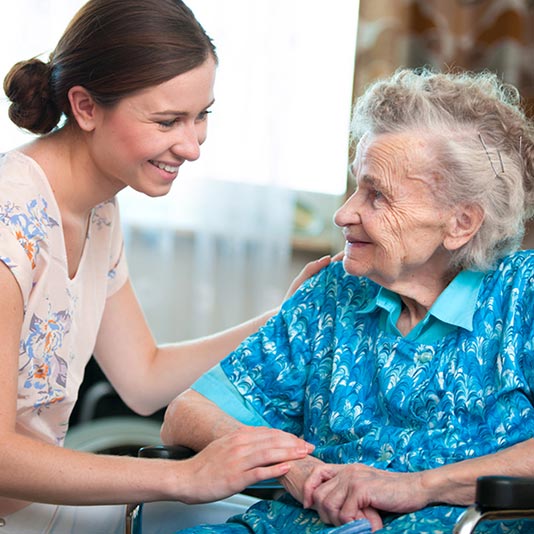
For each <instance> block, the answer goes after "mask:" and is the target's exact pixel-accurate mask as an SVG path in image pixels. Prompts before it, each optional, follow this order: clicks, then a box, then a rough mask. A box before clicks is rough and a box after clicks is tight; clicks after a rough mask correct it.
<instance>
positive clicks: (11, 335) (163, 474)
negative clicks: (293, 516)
mask: <svg viewBox="0 0 534 534" xmlns="http://www.w3.org/2000/svg"><path fill="white" fill-rule="evenodd" d="M0 294H1V295H2V306H1V307H0V338H1V339H2V343H1V344H0V368H1V369H2V372H1V373H0V473H1V474H2V475H1V477H0V495H2V497H3V498H4V499H0V511H1V512H5V511H6V510H7V509H9V508H10V509H11V510H13V509H14V508H16V507H17V504H18V506H19V507H20V506H21V505H22V504H23V503H16V502H15V501H7V500H6V499H5V498H9V499H17V500H23V501H38V502H47V503H57V504H114V503H126V502H137V501H153V500H160V499H161V500H181V501H185V502H202V501H206V500H213V499H218V498H221V497H224V496H228V495H230V494H232V493H235V492H238V491H240V490H242V489H243V488H245V487H246V486H248V485H249V484H251V483H254V482H256V481H258V480H261V479H264V478H270V477H272V476H280V474H283V473H285V472H287V470H288V469H289V465H288V464H287V463H286V462H287V460H291V459H294V458H301V457H302V456H304V455H305V454H306V451H307V447H306V444H305V443H304V442H303V441H302V440H300V439H298V438H295V437H293V436H291V435H289V434H285V433H283V432H279V431H276V430H272V429H261V430H258V429H253V430H255V431H254V432H252V431H250V429H248V428H243V429H238V430H237V431H236V432H232V433H230V434H228V435H226V436H225V437H224V438H223V439H221V440H217V441H216V442H214V443H212V444H211V445H210V446H209V447H207V448H206V449H205V450H204V451H202V452H201V453H200V454H199V455H197V456H196V457H195V458H192V459H189V460H184V461H181V462H175V461H170V460H153V459H150V460H148V459H138V458H129V457H119V456H104V455H102V456H101V455H94V454H90V453H84V452H79V451H73V450H68V449H62V448H60V447H57V446H54V445H50V444H45V443H43V442H40V441H37V440H35V439H32V438H29V437H27V436H24V435H21V434H20V433H18V432H17V428H16V409H17V396H18V394H19V392H18V391H17V384H18V380H17V379H18V361H19V344H20V332H21V326H22V320H23V301H22V295H21V292H20V289H19V286H18V284H17V282H16V281H15V278H14V277H13V275H12V273H11V272H10V271H9V269H8V268H7V267H6V266H5V265H4V264H3V263H1V262H0ZM36 417H37V414H36ZM2 508H3V509H2Z"/></svg>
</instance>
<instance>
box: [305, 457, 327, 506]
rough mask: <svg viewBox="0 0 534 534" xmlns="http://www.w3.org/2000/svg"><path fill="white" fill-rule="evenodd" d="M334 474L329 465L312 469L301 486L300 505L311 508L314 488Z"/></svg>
mask: <svg viewBox="0 0 534 534" xmlns="http://www.w3.org/2000/svg"><path fill="white" fill-rule="evenodd" d="M333 476H334V472H333V471H332V468H331V467H330V466H329V465H326V464H325V465H323V466H321V467H320V468H317V469H314V470H313V471H312V472H311V473H310V475H309V476H308V478H307V479H306V481H305V482H304V487H303V501H302V506H303V507H304V508H311V506H312V505H313V502H314V499H313V497H314V493H315V490H316V489H317V488H318V487H319V486H320V485H321V484H322V483H323V482H326V481H327V480H329V479H330V478H332V477H333Z"/></svg>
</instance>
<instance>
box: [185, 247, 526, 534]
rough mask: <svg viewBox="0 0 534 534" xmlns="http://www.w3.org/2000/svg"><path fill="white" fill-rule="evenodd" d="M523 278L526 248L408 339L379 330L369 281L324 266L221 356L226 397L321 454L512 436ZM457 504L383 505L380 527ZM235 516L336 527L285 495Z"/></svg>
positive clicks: (440, 448)
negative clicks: (453, 318)
mask: <svg viewBox="0 0 534 534" xmlns="http://www.w3.org/2000/svg"><path fill="white" fill-rule="evenodd" d="M533 282H534V253H533V252H530V251H524V252H518V253H516V254H513V255H511V256H509V257H507V258H505V259H504V260H503V261H502V262H501V263H500V264H499V265H498V267H497V269H496V270H495V271H492V272H489V273H487V274H485V275H483V276H481V280H480V284H479V285H477V286H476V287H479V290H478V292H475V293H473V292H471V293H469V291H466V292H465V295H464V300H465V299H467V301H469V300H470V301H471V302H472V304H471V306H472V327H471V325H470V324H469V321H468V323H467V324H466V323H465V321H464V323H463V324H464V326H454V327H453V328H445V329H444V330H442V331H441V334H440V335H435V334H436V330H435V328H434V335H432V334H430V335H428V334H425V332H420V333H419V335H418V336H415V338H414V339H412V337H414V336H410V335H409V336H406V337H403V336H402V335H400V334H399V333H398V332H397V331H396V329H395V328H392V327H391V326H390V327H386V328H384V324H385V323H384V320H385V319H384V318H385V317H386V318H387V317H388V315H387V313H386V314H385V310H384V307H383V306H380V305H376V303H377V296H378V293H379V290H380V287H379V286H377V285H376V284H375V283H373V282H371V281H369V280H368V279H366V278H360V277H354V276H350V275H348V274H347V273H345V271H344V270H343V267H342V265H341V264H340V263H334V264H332V265H330V266H329V267H328V268H326V269H324V270H323V271H321V273H319V274H318V275H317V276H315V277H314V278H313V279H311V280H309V281H308V282H307V283H306V284H304V285H303V286H302V288H301V289H300V290H299V291H298V292H297V293H296V294H295V295H294V296H293V298H292V299H290V300H289V301H288V302H287V303H286V304H285V305H284V306H283V308H282V310H281V312H280V313H279V314H278V315H277V316H276V317H274V318H272V319H271V320H270V321H269V322H268V323H267V324H266V325H265V327H263V328H262V329H261V330H260V331H259V332H258V333H257V334H255V335H253V336H251V337H250V338H248V339H247V340H245V341H244V342H243V343H242V344H241V346H240V347H239V348H238V349H237V350H236V351H235V352H233V353H232V354H230V355H229V356H228V357H227V358H226V359H225V360H224V361H223V362H222V363H221V366H220V368H221V369H222V371H223V372H224V373H225V375H226V377H227V379H228V384H230V385H231V386H230V387H232V388H235V390H234V392H233V393H232V392H229V394H228V399H229V405H230V406H231V405H233V404H235V399H232V396H235V393H236V392H237V393H238V394H239V395H240V396H241V397H242V406H244V407H246V409H247V411H248V412H250V413H251V414H252V417H253V418H254V417H256V418H257V420H258V421H260V422H261V421H262V420H263V421H266V422H267V423H268V424H269V425H271V426H273V427H276V428H281V429H283V430H286V431H288V432H292V433H294V434H297V435H301V436H303V437H304V438H305V439H306V440H307V441H309V442H311V443H313V444H315V445H316V450H315V452H314V455H315V456H317V457H318V458H320V459H321V460H323V461H325V462H329V463H350V462H363V463H366V464H368V465H371V466H374V467H377V468H380V469H388V470H393V471H399V472H406V471H419V470H423V469H432V468H435V467H439V466H441V465H444V464H448V463H452V462H458V461H461V460H464V459H468V458H473V457H477V456H481V455H485V454H490V453H494V452H496V451H498V450H501V449H503V448H506V447H510V446H512V445H514V444H516V443H519V442H521V441H524V440H527V439H529V438H531V437H532V436H533V435H534V406H533V404H534V403H533V386H534V350H533V343H532V332H533V324H532V323H533V319H534V306H533V302H534V300H533V292H534V283H533ZM457 297H458V299H459V300H460V302H462V295H461V294H458V295H457ZM460 322H462V321H460ZM427 323H429V324H430V328H431V324H432V321H428V320H427ZM437 332H438V333H439V328H438V330H437ZM215 373H216V371H215ZM212 382H213V380H211V381H210V378H209V375H207V377H205V378H203V379H201V380H200V381H199V382H198V383H197V384H196V385H195V386H194V389H196V390H197V391H199V392H200V393H202V394H203V395H205V396H206V397H208V398H211V397H212V396H213V398H214V399H216V400H218V402H220V390H219V392H214V389H213V385H212ZM228 384H224V383H223V384H222V386H221V388H222V390H224V388H228ZM212 392H213V393H212ZM217 397H218V399H217ZM221 407H222V408H223V409H225V404H224V403H223V404H222V405H221ZM228 411H229V412H230V413H231V412H232V410H231V409H230V410H228ZM461 511H462V509H460V508H454V507H449V506H433V507H428V508H426V509H424V510H421V511H419V512H416V513H413V514H407V515H403V516H396V515H385V527H384V529H383V530H382V531H383V532H398V533H401V532H417V533H418V534H422V533H424V532H429V533H430V532H432V533H438V532H451V528H452V524H453V523H454V521H455V519H456V518H457V516H458V515H459V513H460V512H461ZM236 521H237V523H235V522H234V523H235V525H234V526H235V527H237V526H238V524H241V525H244V524H246V525H247V526H248V528H249V529H250V530H252V531H253V532H289V531H291V532H293V533H304V532H305V533H312V532H333V531H335V529H332V528H331V527H328V526H327V525H324V524H323V523H321V522H320V520H319V518H318V516H317V514H315V512H313V511H310V510H303V509H302V508H301V507H300V505H299V504H298V503H297V502H296V501H294V500H293V499H292V498H290V497H289V496H284V497H283V498H282V499H281V500H280V501H276V502H271V501H267V502H262V503H261V504H259V505H257V506H254V507H253V508H252V509H251V510H249V512H247V513H246V514H245V515H244V516H242V517H240V518H236ZM523 525H527V523H523ZM234 526H232V524H228V525H226V526H225V527H220V528H218V529H217V531H227V532H233V531H234V530H233V528H234ZM507 528H508V530H505V531H506V532H534V529H533V527H532V525H530V527H528V526H526V527H520V526H517V525H516V526H514V527H513V528H515V529H516V530H514V529H512V530H510V528H511V527H507ZM521 528H526V529H527V530H521ZM529 528H530V529H532V530H529ZM221 529H222V530H221ZM250 530H249V531H250ZM195 531H198V532H201V531H202V532H203V531H204V530H199V529H196V530H195ZM209 531H210V532H211V531H215V530H213V527H209ZM206 532H207V531H206ZM235 532H247V530H243V531H241V530H235ZM503 532H504V531H503Z"/></svg>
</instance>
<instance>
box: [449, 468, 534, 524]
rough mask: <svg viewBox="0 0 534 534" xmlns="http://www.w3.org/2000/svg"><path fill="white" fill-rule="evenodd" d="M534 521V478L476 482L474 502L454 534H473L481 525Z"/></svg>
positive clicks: (491, 479) (483, 479) (490, 479)
mask: <svg viewBox="0 0 534 534" xmlns="http://www.w3.org/2000/svg"><path fill="white" fill-rule="evenodd" d="M532 517H534V477H506V476H485V477H480V478H478V479H477V485H476V494H475V502H474V504H472V505H471V506H469V508H467V509H466V510H465V511H464V512H463V514H462V515H461V516H460V517H459V518H458V520H457V521H456V524H455V526H454V530H453V533H454V534H472V533H473V532H474V531H475V528H476V526H477V524H478V523H480V522H481V521H491V520H504V519H521V518H532Z"/></svg>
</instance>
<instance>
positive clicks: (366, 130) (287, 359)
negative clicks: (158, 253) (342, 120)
mask: <svg viewBox="0 0 534 534" xmlns="http://www.w3.org/2000/svg"><path fill="white" fill-rule="evenodd" d="M518 101H519V99H518V95H517V92H516V91H515V89H513V88H511V87H508V86H504V85H503V84H502V83H500V82H499V80H498V79H497V77H496V76H494V75H492V74H488V73H486V74H479V75H471V74H436V73H432V72H428V71H422V72H413V71H410V70H401V71H399V72H397V73H396V74H395V75H394V76H393V77H392V78H391V79H388V80H384V81H379V82H377V83H375V84H374V85H373V86H371V87H370V88H369V89H368V90H367V92H366V93H365V94H364V95H363V96H362V97H361V98H360V99H359V101H358V103H357V105H356V108H355V110H354V120H353V134H354V137H355V139H356V140H357V141H359V142H358V147H357V152H356V159H355V161H354V164H353V165H352V167H351V170H352V173H353V175H354V178H355V181H356V191H355V192H354V194H353V195H352V196H351V197H350V198H349V199H348V200H347V202H346V203H345V205H344V206H342V207H341V208H340V209H339V211H338V212H337V213H336V215H335V222H336V224H337V225H338V226H339V227H341V228H342V229H343V233H344V236H345V240H346V247H345V257H344V260H343V264H342V265H341V263H339V262H338V263H333V264H331V265H330V266H328V267H326V268H325V269H323V271H321V272H320V273H319V274H318V275H317V276H315V277H314V278H313V279H311V280H310V281H309V282H308V283H307V284H305V285H304V286H303V287H302V288H301V289H300V291H298V292H297V293H296V294H295V295H294V297H293V298H292V299H291V300H290V301H288V302H287V303H286V305H285V306H284V307H283V308H282V310H281V312H280V313H279V314H278V315H277V316H276V317H274V318H272V319H271V320H270V321H269V322H268V323H267V324H266V325H265V327H264V328H263V329H262V330H260V331H259V332H258V333H257V334H255V335H253V336H251V337H250V338H248V339H247V340H246V341H245V342H244V343H243V344H242V345H241V346H240V347H239V348H238V349H237V350H236V351H235V352H233V353H232V354H230V355H229V356H228V357H227V358H226V360H224V361H223V362H222V363H221V364H220V365H219V366H217V367H215V368H214V369H213V370H212V371H210V372H209V373H208V374H206V375H205V376H204V377H202V378H201V379H200V380H199V381H198V382H197V383H196V384H195V385H194V386H193V388H192V390H189V391H187V392H186V393H184V394H182V396H180V397H178V398H177V399H176V400H175V401H174V402H173V403H172V404H171V406H170V407H169V409H168V412H167V416H166V419H165V424H164V427H163V429H162V437H163V439H164V441H165V442H168V443H170V442H172V443H181V444H185V445H188V446H190V447H192V448H194V449H202V448H204V447H205V446H206V445H207V444H208V443H210V442H211V441H213V440H214V439H216V438H217V437H218V436H221V435H224V434H226V433H228V432H230V431H232V430H233V429H235V428H238V427H240V426H242V425H243V424H245V425H267V426H272V427H276V428H279V429H282V430H284V431H287V432H290V433H293V434H296V435H299V436H303V437H304V438H305V439H306V440H307V441H309V442H311V443H313V444H314V445H315V447H316V448H315V451H314V453H313V456H308V457H307V458H305V459H302V460H297V461H295V462H293V463H292V464H293V465H292V468H291V469H290V471H289V472H288V473H287V474H286V475H284V476H283V477H282V478H281V482H282V484H283V485H284V487H285V488H286V490H287V492H288V493H286V494H285V495H283V496H282V497H281V498H280V499H278V500H276V501H262V502H260V503H258V504H256V505H254V506H253V507H252V508H251V509H249V511H248V512H247V513H246V514H244V515H243V516H239V517H236V518H234V519H233V520H232V521H231V522H230V523H227V524H226V525H221V526H216V527H215V526H210V527H207V526H206V527H198V528H195V529H193V531H194V532H212V531H213V532H219V531H222V532H232V533H233V532H235V533H243V534H244V533H246V532H292V533H304V532H305V533H316V532H321V533H323V532H324V533H326V532H331V531H335V529H336V528H339V526H340V525H344V526H343V527H341V528H340V530H339V532H342V531H343V532H349V531H350V532H356V531H359V530H358V528H360V527H361V526H362V525H363V526H365V525H364V524H365V523H367V521H368V522H369V523H370V525H369V523H367V525H368V526H370V527H371V528H372V530H373V531H380V532H388V533H401V532H402V533H405V532H414V533H417V534H421V533H425V532H428V533H436V532H450V531H451V528H452V525H453V524H454V522H455V520H456V519H457V517H458V515H459V514H460V513H461V511H462V510H463V508H462V507H464V506H466V505H468V504H470V503H471V502H472V501H473V499H474V491H475V480H476V478H477V477H478V476H480V475H486V474H508V475H534V441H533V440H532V436H533V435H534V343H533V341H532V332H533V331H534V329H533V327H534V325H533V321H534V305H533V302H534V300H533V299H534V283H533V281H534V254H533V253H532V252H530V251H528V252H527V251H523V252H518V248H519V246H520V242H521V239H522V236H523V231H524V223H525V221H526V219H527V217H528V216H529V215H530V207H531V206H532V200H533V198H532V197H533V189H534V129H533V124H532V123H531V122H529V121H528V120H527V119H526V118H525V115H524V114H523V113H522V112H521V110H520V108H519V106H518ZM223 410H224V411H223ZM362 518H363V520H362V521H353V520H358V519H362ZM366 520H367V521H366ZM349 527H350V528H349ZM492 528H493V527H492ZM507 528H508V530H506V532H514V528H516V527H515V526H510V525H508V526H507ZM517 528H519V527H517ZM351 529H354V530H351ZM517 531H518V532H519V530H517Z"/></svg>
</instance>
